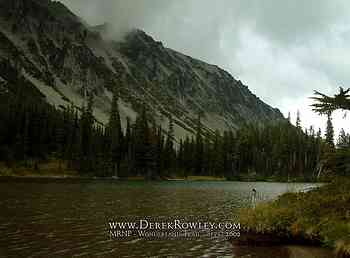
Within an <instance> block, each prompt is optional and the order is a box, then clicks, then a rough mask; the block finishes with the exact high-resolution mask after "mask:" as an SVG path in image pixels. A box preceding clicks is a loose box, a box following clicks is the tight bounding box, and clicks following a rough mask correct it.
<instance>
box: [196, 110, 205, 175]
mask: <svg viewBox="0 0 350 258" xmlns="http://www.w3.org/2000/svg"><path fill="white" fill-rule="evenodd" d="M203 151H204V149H203V135H202V124H201V115H200V114H199V115H198V119H197V128H196V145H195V174H196V175H201V174H202V172H203Z"/></svg>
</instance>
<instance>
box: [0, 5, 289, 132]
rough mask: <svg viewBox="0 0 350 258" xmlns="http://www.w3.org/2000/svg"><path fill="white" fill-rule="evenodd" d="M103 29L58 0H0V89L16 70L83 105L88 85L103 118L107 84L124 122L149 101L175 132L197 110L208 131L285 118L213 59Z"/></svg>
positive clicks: (188, 124) (53, 94) (44, 90)
mask: <svg viewBox="0 0 350 258" xmlns="http://www.w3.org/2000/svg"><path fill="white" fill-rule="evenodd" d="M108 31H109V29H108V25H101V26H96V27H91V26H89V25H87V24H86V23H85V22H84V21H82V20H81V19H80V18H79V17H77V16H76V15H75V14H73V13H72V12H71V11H70V10H69V9H68V8H67V7H65V6H64V5H63V4H61V3H60V2H57V1H51V0H0V82H1V87H2V90H3V91H11V81H12V80H13V74H14V71H16V70H17V71H20V72H21V73H22V74H23V75H24V77H25V79H26V81H27V83H28V85H31V86H30V87H33V88H35V89H37V90H39V91H40V93H41V96H42V97H44V98H46V100H47V101H48V102H49V103H51V104H54V105H62V106H66V105H69V104H74V105H75V106H77V107H80V106H81V105H82V103H83V96H84V92H85V91H88V92H90V93H92V94H94V95H95V98H94V99H95V105H94V115H95V117H96V118H97V119H98V120H99V121H101V122H102V123H106V122H107V120H108V112H109V109H110V103H111V89H112V88H113V87H118V89H119V92H120V102H119V106H120V111H121V117H122V120H123V123H125V120H126V117H130V118H131V119H132V120H133V119H135V117H136V115H137V113H139V112H140V110H141V108H142V106H143V105H144V104H146V105H147V108H148V110H149V112H150V113H152V115H153V116H154V117H155V118H156V121H157V123H159V124H162V125H164V127H167V124H168V118H169V116H172V117H173V119H174V121H175V133H176V135H177V136H183V135H185V134H188V133H190V132H192V131H193V129H194V127H195V121H196V118H197V116H198V114H199V113H201V114H202V117H203V119H202V122H203V125H204V126H205V127H206V130H207V131H214V130H216V129H219V130H221V131H222V130H226V129H235V128H237V127H239V126H240V125H242V123H245V122H259V123H264V122H266V121H271V120H276V119H282V118H283V116H282V114H281V113H280V112H279V110H277V109H274V108H272V107H270V106H269V105H267V104H265V103H264V102H262V101H261V100H260V99H259V98H257V97H256V96H255V95H254V94H252V93H251V92H250V91H249V89H248V87H247V86H245V85H243V84H242V83H241V82H240V81H237V80H235V79H234V78H233V77H232V76H231V75H230V74H229V73H227V72H226V71H224V70H222V69H220V68H219V67H217V66H215V65H210V64H207V63H204V62H202V61H199V60H196V59H194V58H191V57H189V56H186V55H183V54H181V53H179V52H176V51H174V50H171V49H168V48H166V47H164V46H163V44H162V43H161V42H157V41H155V40H154V39H153V38H152V37H150V36H149V35H147V34H146V33H145V32H143V31H140V30H134V31H132V32H130V33H129V34H127V35H126V37H125V39H124V40H122V41H115V40H111V37H109V36H110V35H107V32H108ZM6 87H7V88H6Z"/></svg>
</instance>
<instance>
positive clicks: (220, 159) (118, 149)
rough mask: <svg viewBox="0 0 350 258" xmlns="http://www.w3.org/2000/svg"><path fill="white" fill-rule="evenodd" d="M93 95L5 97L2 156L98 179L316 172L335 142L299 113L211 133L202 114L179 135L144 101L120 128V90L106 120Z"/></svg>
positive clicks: (0, 105) (0, 113) (0, 109)
mask: <svg viewBox="0 0 350 258" xmlns="http://www.w3.org/2000/svg"><path fill="white" fill-rule="evenodd" d="M19 88H20V87H19ZM87 95H88V96H87V98H86V101H85V103H84V105H83V106H82V108H79V109H78V108H76V107H74V106H69V107H53V106H51V105H49V104H47V103H46V102H45V101H42V100H41V101H38V99H35V100H34V99H32V98H26V97H25V96H23V94H15V95H13V96H11V97H3V98H2V99H1V102H0V160H2V161H5V162H6V164H7V165H8V166H12V165H13V164H16V163H18V162H19V161H20V162H22V163H23V164H25V165H26V166H33V167H34V168H36V169H38V164H39V163H40V162H42V161H46V160H48V159H56V160H58V161H60V162H62V163H63V162H64V163H65V164H66V166H67V167H68V169H72V170H76V171H79V173H80V174H81V175H86V176H99V177H111V176H116V177H128V176H144V177H146V178H154V179H157V178H167V177H172V176H182V177H187V176H191V175H196V176H217V177H226V178H229V179H239V178H242V177H247V176H257V177H274V176H275V177H280V178H281V177H282V178H294V177H303V178H313V177H315V176H316V174H317V166H318V164H319V161H320V159H321V156H322V154H323V153H324V152H325V151H326V150H327V148H328V149H329V148H333V147H332V146H331V142H330V141H333V140H331V139H333V138H332V137H333V136H331V135H329V136H327V137H326V141H325V140H323V139H322V136H321V131H320V130H319V131H317V132H316V131H315V129H314V128H312V127H311V128H310V129H308V130H303V129H302V128H301V125H300V115H299V113H298V117H297V121H296V126H294V125H292V124H291V122H290V119H285V120H282V121H274V122H272V123H270V124H264V125H259V124H246V125H244V126H242V127H241V128H240V129H239V130H237V131H235V132H233V131H226V132H224V133H220V132H219V131H216V132H215V133H213V134H212V135H208V134H205V133H204V132H203V130H202V124H201V116H198V119H197V126H196V130H195V134H193V136H187V137H186V138H184V139H180V140H176V139H175V134H174V120H173V119H172V118H171V117H170V118H169V126H168V128H162V127H161V126H159V125H157V124H156V123H155V122H154V120H153V118H152V117H151V116H150V115H149V112H148V110H147V108H146V105H144V106H143V109H142V111H141V112H140V114H139V115H138V116H137V118H136V121H134V123H132V121H131V120H130V119H127V123H126V126H125V128H122V125H121V119H120V114H119V109H118V92H117V91H115V92H114V93H113V99H112V106H111V112H110V118H109V122H108V124H107V125H106V126H104V125H102V124H100V123H98V122H97V121H96V120H95V119H94V116H93V94H87ZM0 98H1V95H0ZM330 122H331V121H330ZM333 134H334V133H333ZM327 139H328V141H329V142H328V143H327Z"/></svg>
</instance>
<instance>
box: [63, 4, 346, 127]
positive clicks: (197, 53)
mask: <svg viewBox="0 0 350 258" xmlns="http://www.w3.org/2000/svg"><path fill="white" fill-rule="evenodd" d="M61 2H63V3H64V4H66V5H67V6H68V7H70V8H71V9H72V10H73V11H74V12H75V13H77V14H78V15H80V16H81V17H83V19H85V21H86V22H87V23H89V24H101V23H103V22H108V23H110V24H111V25H112V26H113V31H114V36H115V37H120V38H122V36H123V34H124V33H125V32H127V31H129V30H130V29H131V28H140V29H143V30H145V31H146V32H147V33H149V34H151V35H152V36H153V37H154V38H155V39H157V40H161V41H162V42H164V44H165V46H167V47H170V48H173V49H175V50H178V51H180V52H183V53H185V54H188V55H191V56H193V57H195V58H199V59H202V60H204V61H207V62H209V63H214V64H217V65H219V66H220V67H223V68H225V69H226V70H228V71H229V72H230V73H231V74H232V75H233V76H234V77H236V78H239V79H241V80H242V81H243V83H244V84H247V85H249V88H250V89H251V90H252V91H253V92H254V93H256V94H257V95H258V96H259V97H261V98H262V99H263V100H264V101H266V102H267V103H268V104H270V105H272V106H277V107H278V108H280V109H281V110H282V112H283V113H284V114H285V115H287V114H288V111H290V112H292V118H293V117H295V114H296V111H297V109H300V110H301V115H302V117H301V118H302V122H303V125H304V126H305V127H308V126H310V125H315V126H316V127H322V128H324V124H325V118H320V117H318V116H317V115H315V114H313V113H312V111H311V109H310V107H309V104H310V103H311V101H310V100H309V99H308V98H309V97H310V96H311V95H312V93H313V90H314V89H317V90H319V91H323V92H325V93H329V94H332V93H333V92H336V91H337V88H338V87H339V86H343V87H348V85H349V84H350V75H349V73H347V71H346V68H347V67H348V66H349V62H350V61H348V60H350V58H349V55H350V54H349V51H348V45H347V42H348V40H349V39H350V25H349V24H350V22H349V21H350V18H349V15H348V13H349V11H350V3H349V2H348V1H345V0H344V1H342V0H335V1H331V0H324V1H317V0H310V1H301V0H300V1H294V0H285V1H274V0H267V1H258V0H251V1H245V0H219V1H215V2H214V1H209V0H167V1H162V0H150V1H145V0H130V1H123V0H104V1H93V0H61ZM346 124H349V121H348V119H343V114H342V113H341V112H338V113H336V114H335V115H334V125H335V127H336V131H338V130H339V129H340V128H341V127H344V128H346V129H348V130H349V128H350V127H349V126H347V125H346Z"/></svg>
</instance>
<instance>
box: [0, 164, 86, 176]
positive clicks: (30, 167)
mask: <svg viewBox="0 0 350 258" xmlns="http://www.w3.org/2000/svg"><path fill="white" fill-rule="evenodd" d="M0 176H4V177H54V178H60V177H79V174H78V172H77V171H75V170H72V169H69V168H68V166H67V162H64V161H58V160H51V161H47V162H41V163H38V164H36V165H35V164H32V163H30V162H27V163H26V164H24V163H16V164H13V165H12V166H11V167H8V166H6V165H5V164H3V163H1V162H0Z"/></svg>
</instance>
